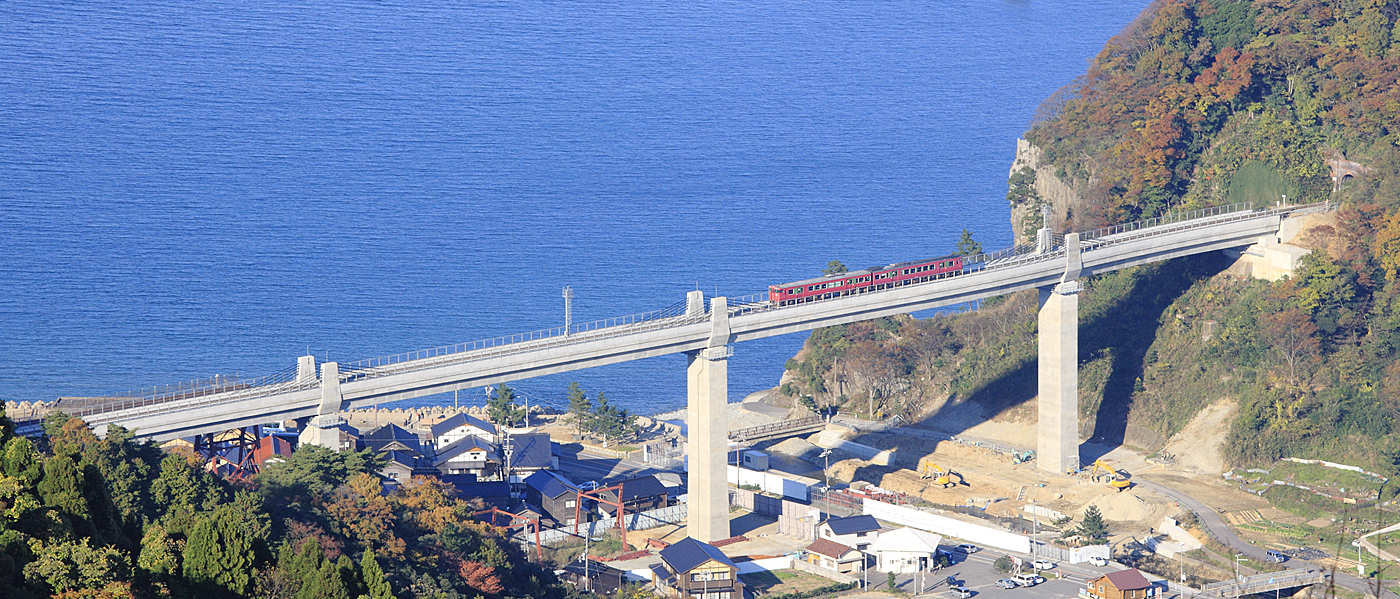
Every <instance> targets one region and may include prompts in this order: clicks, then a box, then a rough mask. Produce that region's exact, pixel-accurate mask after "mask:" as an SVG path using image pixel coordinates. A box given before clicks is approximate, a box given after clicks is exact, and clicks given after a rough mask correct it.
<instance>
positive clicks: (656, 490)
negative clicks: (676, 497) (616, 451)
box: [605, 475, 666, 502]
mask: <svg viewBox="0 0 1400 599" xmlns="http://www.w3.org/2000/svg"><path fill="white" fill-rule="evenodd" d="M617 483H622V501H624V502H627V501H632V500H633V499H637V498H638V497H655V496H657V495H665V494H666V485H663V484H661V480H660V479H658V478H656V477H655V476H652V475H647V476H642V477H638V478H629V479H627V480H618V481H613V482H610V483H606V484H605V485H606V486H609V487H610V486H613V485H615V484H617ZM607 495H608V496H609V497H612V496H613V495H614V493H613V492H612V491H609V492H608V493H607Z"/></svg>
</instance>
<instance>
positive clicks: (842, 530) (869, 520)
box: [826, 514, 880, 535]
mask: <svg viewBox="0 0 1400 599" xmlns="http://www.w3.org/2000/svg"><path fill="white" fill-rule="evenodd" d="M826 525H827V526H830V527H831V532H832V534H838V535H853V534H855V533H858V532H870V531H872V530H880V523H879V522H876V521H875V516H871V515H869V514H865V515H861V516H848V517H845V518H832V519H830V520H827V521H826Z"/></svg>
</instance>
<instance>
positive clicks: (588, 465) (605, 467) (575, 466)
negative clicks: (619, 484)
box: [559, 450, 663, 483]
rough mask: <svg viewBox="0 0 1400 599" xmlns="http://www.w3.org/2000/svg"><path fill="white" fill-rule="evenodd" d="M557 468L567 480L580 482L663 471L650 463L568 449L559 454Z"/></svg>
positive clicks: (600, 480)
mask: <svg viewBox="0 0 1400 599" xmlns="http://www.w3.org/2000/svg"><path fill="white" fill-rule="evenodd" d="M559 470H561V471H563V473H564V475H565V476H567V477H568V478H569V480H572V481H577V482H580V483H582V482H583V481H589V480H596V481H599V482H602V481H603V480H604V479H613V478H627V477H633V476H641V475H644V474H655V473H657V472H663V471H662V470H660V469H657V468H654V467H652V466H651V464H646V463H643V462H638V461H635V460H623V459H618V458H615V457H611V456H606V455H602V454H596V453H592V452H589V451H579V452H576V453H573V452H569V451H568V450H565V453H564V455H561V456H559Z"/></svg>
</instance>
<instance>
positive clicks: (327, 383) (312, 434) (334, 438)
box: [297, 358, 345, 451]
mask: <svg viewBox="0 0 1400 599" xmlns="http://www.w3.org/2000/svg"><path fill="white" fill-rule="evenodd" d="M312 363H313V364H314V363H315V358H312ZM297 366H298V368H297V371H298V372H297V374H298V376H300V374H301V362H300V361H298V364H297ZM343 402H344V397H342V396H341V394H340V365H339V364H337V363H335V362H326V363H325V364H322V365H321V405H320V407H318V408H317V410H316V416H315V417H313V418H311V421H310V422H308V423H306V425H305V426H304V427H303V428H302V430H301V434H300V435H298V436H297V441H298V442H300V443H301V444H303V445H320V446H321V447H325V448H326V449H330V450H332V451H340V427H341V425H344V424H345V419H344V418H342V417H341V416H340V409H341V407H342V406H341V404H342V403H343Z"/></svg>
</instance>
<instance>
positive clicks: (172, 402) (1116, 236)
mask: <svg viewBox="0 0 1400 599" xmlns="http://www.w3.org/2000/svg"><path fill="white" fill-rule="evenodd" d="M1329 207H1330V205H1329V204H1328V203H1326V202H1323V203H1319V204H1310V205H1306V206H1288V207H1277V208H1269V209H1261V210H1255V211H1251V210H1250V208H1251V204H1249V203H1247V202H1241V203H1236V204H1229V205H1226V206H1217V207H1212V208H1204V209H1200V210H1192V211H1188V212H1181V213H1173V214H1168V215H1164V216H1162V217H1158V218H1153V219H1147V220H1142V221H1137V222H1133V223H1125V224H1122V225H1114V226H1110V227H1103V228H1100V229H1094V230H1091V231H1085V232H1082V233H1080V239H1081V240H1082V241H1085V242H1088V246H1089V247H1088V248H1086V249H1093V248H1096V247H1101V246H1103V245H1110V244H1115V243H1121V242H1124V241H1128V240H1130V239H1138V238H1141V237H1144V236H1150V235H1160V234H1163V233H1168V232H1172V231H1176V230H1180V229H1185V228H1194V227H1202V226H1209V225H1213V224H1218V223H1220V222H1223V221H1229V220H1235V219H1245V218H1253V217H1257V216H1258V215H1260V214H1275V213H1290V212H1291V213H1300V212H1301V213H1307V212H1316V211H1322V210H1327V209H1329ZM1174 224H1175V225H1178V226H1175V227H1170V226H1169V227H1167V228H1165V229H1164V228H1162V227H1164V226H1168V225H1174ZM1125 233H1139V234H1138V235H1124V234H1125ZM1062 239H1063V237H1057V239H1056V241H1057V243H1056V244H1055V247H1054V249H1053V250H1051V251H1049V252H1039V251H1038V250H1039V248H1038V246H1037V244H1035V243H1024V244H1021V245H1017V246H1015V247H1011V248H1006V249H1003V250H998V251H996V252H991V253H986V254H978V255H975V256H969V257H967V258H965V261H966V262H967V263H970V264H979V263H980V264H983V265H984V269H985V270H995V269H1000V268H1003V267H1010V266H1013V265H1022V264H1027V263H1033V262H1038V261H1043V260H1050V259H1054V258H1056V257H1059V256H1062V255H1063V253H1064V248H1063V245H1062ZM932 282H934V281H930V283H932ZM925 284H927V283H925ZM829 299H831V300H835V299H840V297H833V298H829ZM818 301H826V300H818ZM774 309H778V306H776V305H774V304H772V303H771V302H769V301H768V294H767V293H766V292H762V293H755V294H750V295H745V296H739V297H734V298H730V299H729V310H730V316H737V315H743V314H750V313H757V312H763V311H768V310H774ZM709 318H710V315H709V313H708V310H705V311H701V312H700V313H698V314H696V315H693V316H687V314H686V305H685V302H679V303H677V304H673V305H671V306H668V307H666V308H662V309H660V310H653V311H650V312H641V313H636V314H629V315H625V316H619V317H614V318H607V319H602V320H595V321H590V322H585V323H580V324H577V325H574V326H571V327H569V328H568V330H565V328H564V327H554V328H549V329H541V330H537V331H530V332H525V333H517V334H514V335H506V336H501V337H494V338H491V339H484V340H480V341H473V342H468V343H459V344H454V345H447V346H441V347H435V348H429V349H424V350H417V351H411V352H405V353H400V354H393V355H389V356H381V357H378V358H370V359H366V360H357V361H353V362H347V363H343V364H341V368H342V369H343V370H342V380H343V381H351V380H361V379H366V378H375V377H380V376H388V375H392V374H399V373H403V372H409V371H413V370H421V369H425V368H433V367H437V366H441V365H443V364H446V363H453V362H458V361H471V360H478V359H484V358H488V357H494V356H498V355H504V354H508V353H517V352H523V351H532V350H536V349H539V348H541V347H549V346H554V345H563V344H568V343H577V342H582V341H587V340H592V339H597V338H599V337H604V336H611V335H617V334H630V333H636V332H641V331H647V330H657V329H663V328H668V327H674V326H684V325H687V324H692V323H695V322H703V321H705V320H709ZM319 384H320V381H319V379H317V378H311V379H308V380H306V381H298V380H297V379H296V369H295V368H292V369H288V370H284V371H282V372H278V373H275V374H272V375H269V376H266V377H260V378H256V379H251V380H247V381H243V380H240V379H238V378H237V377H214V378H212V379H202V380H199V381H192V382H189V383H182V384H177V385H167V386H165V387H162V388H156V389H152V390H151V391H150V392H146V391H145V390H142V391H141V392H139V393H134V394H130V395H119V396H114V397H111V398H106V399H109V401H97V402H94V403H92V404H90V405H86V406H83V407H80V408H77V409H75V410H73V411H71V412H69V413H70V414H71V415H75V416H88V415H92V414H100V413H105V412H112V411H117V410H129V409H132V408H140V407H148V406H156V405H157V404H168V408H169V409H172V410H173V409H184V408H185V407H191V406H192V405H197V404H200V403H201V402H199V401H192V400H199V399H201V398H207V403H215V402H221V401H237V400H244V399H251V398H255V397H260V396H265V395H273V394H277V393H284V392H287V391H291V390H297V389H301V388H306V387H314V386H318V385H319ZM65 411H67V410H65ZM157 411H160V410H159V409H157ZM142 412H146V410H142Z"/></svg>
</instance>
